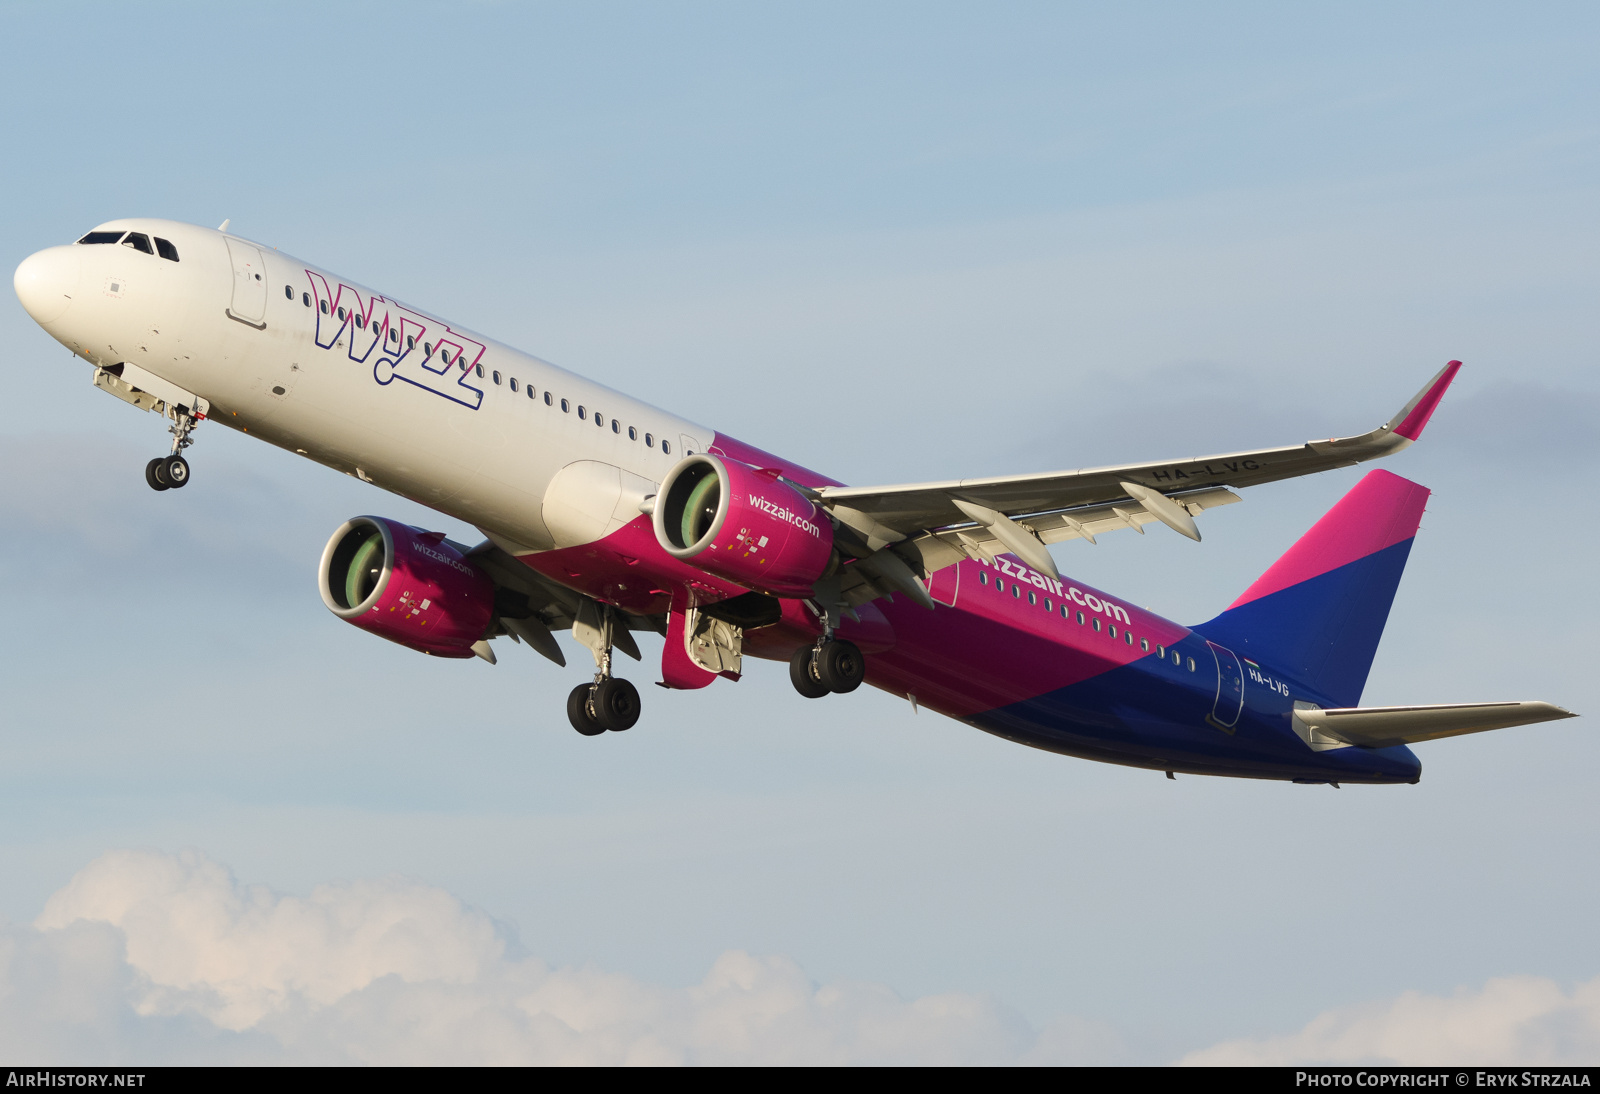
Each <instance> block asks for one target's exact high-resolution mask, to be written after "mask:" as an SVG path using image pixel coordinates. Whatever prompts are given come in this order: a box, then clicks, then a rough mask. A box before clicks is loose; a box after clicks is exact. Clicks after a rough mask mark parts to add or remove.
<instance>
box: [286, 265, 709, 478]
mask: <svg viewBox="0 0 1600 1094" xmlns="http://www.w3.org/2000/svg"><path fill="white" fill-rule="evenodd" d="M283 295H284V298H285V299H288V300H293V299H294V287H293V286H291V285H285V286H284V287H283ZM300 302H301V303H302V304H304V305H305V306H306V307H308V308H309V307H311V294H310V293H308V292H303V293H301V294H300ZM318 306H319V308H320V309H321V311H322V314H323V315H327V314H328V302H327V301H326V300H322V301H319V302H318ZM338 314H339V322H341V323H343V322H344V321H345V320H346V319H349V320H350V321H351V322H353V323H354V324H355V325H356V328H357V329H358V330H359V329H362V328H364V327H365V326H366V325H367V319H366V316H364V315H359V314H357V315H355V316H353V317H352V316H351V315H350V313H348V312H347V311H346V310H345V309H344V308H340V309H339V312H338ZM384 343H385V345H387V346H388V347H389V348H390V349H395V350H398V349H399V348H400V332H399V331H398V330H396V329H395V328H393V327H389V328H388V334H386V335H385V336H384ZM416 346H417V340H416V339H415V338H413V337H411V336H410V335H409V334H408V335H406V352H407V353H410V352H411V351H412V350H413V349H415V348H416ZM436 348H437V349H438V351H439V354H440V360H442V361H443V362H444V363H445V364H447V365H456V366H458V367H459V368H460V369H461V371H462V372H465V371H467V369H468V368H471V369H472V371H473V372H474V373H475V374H476V375H477V376H478V377H479V378H480V379H482V378H484V377H485V373H484V368H483V366H482V365H472V364H470V363H469V362H468V361H467V359H466V356H465V354H463V353H462V352H461V351H460V350H457V351H456V354H455V356H454V357H451V355H450V351H449V350H448V349H445V348H440V347H435V346H434V345H433V344H432V343H431V342H424V343H422V359H423V360H424V361H427V360H429V359H430V358H432V357H433V354H434V350H435V349H436ZM488 377H489V378H492V379H493V381H494V383H495V385H496V386H497V387H498V386H500V385H501V384H504V385H505V386H507V387H509V388H510V389H511V390H512V392H518V391H522V392H526V393H527V396H528V398H529V399H533V400H537V399H538V398H539V392H538V391H536V390H535V389H534V386H533V385H532V384H524V383H522V382H521V381H519V380H518V379H517V378H516V377H515V376H501V375H500V372H499V370H498V369H496V370H493V371H491V372H489V373H488ZM556 402H557V400H556V397H555V396H554V395H552V394H551V393H550V392H549V391H548V390H547V391H545V392H544V405H545V406H555V405H556ZM560 404H561V413H563V414H570V413H572V403H571V401H570V400H567V399H562V400H560ZM593 417H594V424H595V425H596V426H598V427H600V428H601V429H604V428H605V427H606V425H607V422H608V419H607V418H606V416H605V415H604V414H602V413H601V412H600V411H598V410H596V411H594V412H593ZM589 418H590V411H589V408H588V407H586V406H584V405H583V404H582V403H579V404H578V419H579V420H580V421H588V420H589ZM609 424H610V426H611V432H613V433H615V434H617V435H619V436H620V435H621V434H622V428H623V427H622V423H621V422H619V421H617V420H616V419H615V418H611V419H609ZM627 428H628V440H630V441H637V440H638V439H639V430H638V428H637V427H635V426H631V425H630V426H628V427H627ZM644 443H645V447H646V448H654V447H655V446H656V435H655V434H654V433H646V434H645V435H644ZM661 452H662V454H663V455H667V456H670V455H672V442H671V441H669V440H667V439H666V438H665V437H662V438H661ZM688 455H691V456H692V455H694V453H692V452H690V453H688Z"/></svg>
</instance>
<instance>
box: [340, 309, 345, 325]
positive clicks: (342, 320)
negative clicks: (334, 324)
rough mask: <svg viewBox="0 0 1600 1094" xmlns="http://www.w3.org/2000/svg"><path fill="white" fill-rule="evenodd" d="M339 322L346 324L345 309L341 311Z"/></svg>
mask: <svg viewBox="0 0 1600 1094" xmlns="http://www.w3.org/2000/svg"><path fill="white" fill-rule="evenodd" d="M339 322H341V323H343V322H344V309H343V308H340V309H339Z"/></svg>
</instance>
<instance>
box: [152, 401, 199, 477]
mask: <svg viewBox="0 0 1600 1094" xmlns="http://www.w3.org/2000/svg"><path fill="white" fill-rule="evenodd" d="M203 420H204V416H203V415H197V414H190V413H189V412H187V411H185V410H175V411H174V412H173V416H172V430H171V432H172V454H171V455H168V456H158V457H156V458H155V459H153V460H151V461H150V462H149V463H147V464H145V465H144V481H145V482H147V483H149V484H150V489H152V490H176V489H177V488H178V487H180V486H185V485H187V484H188V482H189V461H188V460H186V459H184V458H183V455H182V452H183V450H184V449H185V448H188V447H189V446H190V445H191V444H193V443H194V441H193V440H192V439H191V438H190V436H189V434H191V433H193V432H194V430H195V427H196V426H197V425H199V424H200V423H201V422H202V421H203Z"/></svg>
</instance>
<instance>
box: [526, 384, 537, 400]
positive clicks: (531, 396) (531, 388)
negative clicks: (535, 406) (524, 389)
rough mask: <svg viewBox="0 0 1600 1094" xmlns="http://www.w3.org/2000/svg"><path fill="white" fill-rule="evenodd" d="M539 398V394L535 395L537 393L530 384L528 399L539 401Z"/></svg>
mask: <svg viewBox="0 0 1600 1094" xmlns="http://www.w3.org/2000/svg"><path fill="white" fill-rule="evenodd" d="M538 397H539V396H538V395H537V394H536V393H535V392H534V390H533V385H532V384H529V385H528V398H530V399H537V398H538Z"/></svg>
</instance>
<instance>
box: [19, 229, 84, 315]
mask: <svg viewBox="0 0 1600 1094" xmlns="http://www.w3.org/2000/svg"><path fill="white" fill-rule="evenodd" d="M11 283H12V286H13V287H14V288H15V289H16V290H17V299H18V300H20V301H22V306H23V307H24V308H26V309H27V311H28V314H29V315H31V316H33V321H34V322H35V323H38V324H39V325H40V326H41V327H43V326H49V325H50V324H51V323H54V322H55V321H56V320H57V319H60V318H61V317H62V316H63V315H65V314H66V313H67V309H68V308H70V307H71V306H72V298H73V297H74V296H76V295H78V252H77V249H76V248H75V247H49V248H46V249H45V250H42V251H39V252H37V253H36V254H31V255H29V256H28V257H27V258H25V259H23V260H22V265H20V266H18V267H17V272H16V275H15V276H14V277H13V278H12V279H11Z"/></svg>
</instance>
